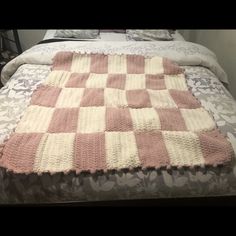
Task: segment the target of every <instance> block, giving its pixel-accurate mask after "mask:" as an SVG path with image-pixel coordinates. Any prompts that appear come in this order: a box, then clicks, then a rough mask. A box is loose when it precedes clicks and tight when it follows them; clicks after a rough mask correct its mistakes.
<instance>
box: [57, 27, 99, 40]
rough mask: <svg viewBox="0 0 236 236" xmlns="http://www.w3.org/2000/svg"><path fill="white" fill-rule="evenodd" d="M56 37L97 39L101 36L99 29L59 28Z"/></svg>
mask: <svg viewBox="0 0 236 236" xmlns="http://www.w3.org/2000/svg"><path fill="white" fill-rule="evenodd" d="M54 36H55V37H58V38H78V39H96V38H98V36H99V30H65V29H64V30H57V31H56V33H55V35H54Z"/></svg>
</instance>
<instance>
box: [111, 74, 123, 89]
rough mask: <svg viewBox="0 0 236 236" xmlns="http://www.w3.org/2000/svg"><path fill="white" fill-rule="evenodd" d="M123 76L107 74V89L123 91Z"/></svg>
mask: <svg viewBox="0 0 236 236" xmlns="http://www.w3.org/2000/svg"><path fill="white" fill-rule="evenodd" d="M125 78H126V75H125V74H109V75H108V79H107V88H116V89H125Z"/></svg>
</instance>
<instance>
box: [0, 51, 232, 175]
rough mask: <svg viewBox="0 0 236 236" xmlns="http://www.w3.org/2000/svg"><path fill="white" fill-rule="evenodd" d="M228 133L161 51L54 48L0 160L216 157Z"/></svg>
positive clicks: (71, 165) (63, 166) (113, 162)
mask: <svg viewBox="0 0 236 236" xmlns="http://www.w3.org/2000/svg"><path fill="white" fill-rule="evenodd" d="M232 156H233V149H232V147H231V144H230V143H229V142H228V140H227V139H226V138H225V137H224V136H223V135H222V134H221V133H220V132H219V130H218V129H217V127H216V124H215V121H214V120H213V118H212V117H211V115H210V114H209V113H208V112H207V111H206V110H205V109H204V108H203V107H202V106H201V104H200V103H199V101H198V100H197V99H196V98H195V97H194V96H193V94H192V93H191V91H189V89H188V87H187V84H186V79H185V75H184V71H183V69H181V68H180V67H179V66H178V65H176V64H174V63H173V62H171V61H170V60H168V59H166V58H162V57H158V56H155V57H144V56H137V55H104V54H80V53H72V52H59V53H57V54H56V56H55V58H54V60H53V68H52V72H51V73H50V74H49V76H48V78H47V79H46V81H45V82H44V84H43V85H42V86H40V87H39V88H38V89H37V90H36V91H35V92H34V93H33V96H32V99H31V103H30V105H29V107H28V108H27V109H26V111H25V113H24V115H23V117H22V118H21V120H20V122H19V123H18V125H17V127H16V129H15V132H14V133H13V134H12V135H11V137H10V139H9V140H8V141H7V142H6V143H5V145H4V148H3V149H2V153H1V158H0V165H1V166H2V167H5V168H7V169H8V170H11V171H13V172H15V173H33V172H36V173H43V172H50V173H55V172H69V171H76V173H80V172H83V171H90V172H95V171H98V170H102V171H107V170H120V169H133V168H138V167H139V168H143V169H144V168H149V167H151V168H161V167H166V168H171V167H183V166H186V167H194V166H207V165H213V166H216V165H219V164H224V163H227V162H229V161H230V160H231V158H232Z"/></svg>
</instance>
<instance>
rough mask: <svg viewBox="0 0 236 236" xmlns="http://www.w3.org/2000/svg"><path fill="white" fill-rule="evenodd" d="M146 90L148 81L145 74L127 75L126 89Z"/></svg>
mask: <svg viewBox="0 0 236 236" xmlns="http://www.w3.org/2000/svg"><path fill="white" fill-rule="evenodd" d="M145 88H146V79H145V75H144V74H127V75H126V82H125V89H126V90H132V89H145Z"/></svg>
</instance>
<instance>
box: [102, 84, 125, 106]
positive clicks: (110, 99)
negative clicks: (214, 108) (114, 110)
mask: <svg viewBox="0 0 236 236" xmlns="http://www.w3.org/2000/svg"><path fill="white" fill-rule="evenodd" d="M104 99H105V105H106V106H108V107H127V106H128V103H127V99H126V92H125V90H120V89H112V88H106V89H105V90H104Z"/></svg>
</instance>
